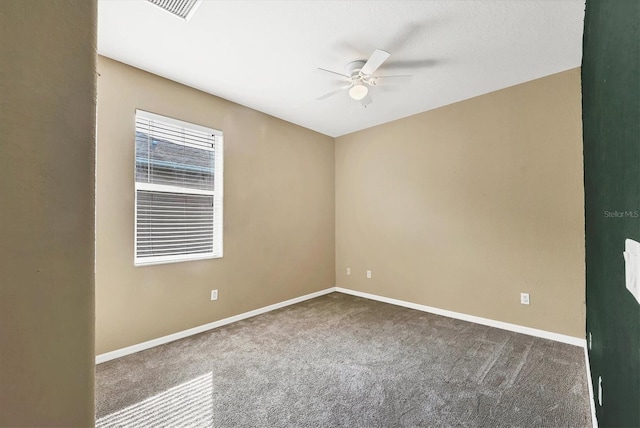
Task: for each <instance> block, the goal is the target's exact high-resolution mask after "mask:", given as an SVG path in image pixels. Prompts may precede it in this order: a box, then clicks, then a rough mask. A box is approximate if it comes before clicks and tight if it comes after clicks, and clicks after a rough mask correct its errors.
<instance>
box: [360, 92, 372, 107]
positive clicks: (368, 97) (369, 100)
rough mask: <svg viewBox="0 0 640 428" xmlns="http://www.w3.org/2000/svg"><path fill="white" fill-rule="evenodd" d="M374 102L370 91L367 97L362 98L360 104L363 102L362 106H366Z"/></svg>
mask: <svg viewBox="0 0 640 428" xmlns="http://www.w3.org/2000/svg"><path fill="white" fill-rule="evenodd" d="M372 102H373V98H371V92H368V93H367V95H365V97H364V98H363V99H361V100H360V104H362V107H365V108H366V107H367V106H368V105H369V104H371V103H372Z"/></svg>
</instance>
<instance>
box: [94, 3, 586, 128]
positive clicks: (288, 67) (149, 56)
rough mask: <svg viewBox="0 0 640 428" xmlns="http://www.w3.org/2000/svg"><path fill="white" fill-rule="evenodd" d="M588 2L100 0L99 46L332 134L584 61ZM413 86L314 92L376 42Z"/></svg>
mask: <svg viewBox="0 0 640 428" xmlns="http://www.w3.org/2000/svg"><path fill="white" fill-rule="evenodd" d="M584 6H585V2H584V0H483V1H476V0H466V1H465V0H444V1H435V0H432V1H320V0H315V1H292V0H289V1H267V0H263V1H207V0H205V1H204V2H203V3H202V5H201V6H200V7H199V8H198V9H197V11H196V12H195V14H194V16H193V17H192V19H191V20H190V21H188V22H185V21H183V20H181V19H179V18H177V17H174V16H172V15H170V14H169V13H167V12H165V11H163V10H161V9H160V8H158V7H157V6H154V5H153V4H151V3H149V2H148V1H146V0H128V1H115V0H100V1H99V3H98V52H99V53H100V54H101V55H105V56H108V57H110V58H113V59H116V60H118V61H122V62H124V63H127V64H130V65H133V66H135V67H138V68H141V69H143V70H147V71H150V72H152V73H155V74H158V75H160V76H163V77H167V78H169V79H172V80H175V81H178V82H181V83H184V84H186V85H189V86H192V87H194V88H197V89H200V90H203V91H205V92H208V93H211V94H214V95H217V96H219V97H222V98H226V99H228V100H231V101H234V102H236V103H239V104H242V105H245V106H248V107H251V108H253V109H256V110H259V111H262V112H265V113H268V114H270V115H273V116H276V117H279V118H281V119H284V120H287V121H289V122H293V123H296V124H298V125H301V126H304V127H306V128H310V129H313V130H315V131H318V132H321V133H323V134H326V135H329V136H332V137H337V136H340V135H344V134H348V133H350V132H354V131H358V130H360V129H364V128H368V127H371V126H374V125H378V124H381V123H385V122H389V121H391V120H395V119H399V118H402V117H406V116H410V115H412V114H415V113H419V112H423V111H426V110H430V109H434V108H437V107H440V106H443V105H447V104H451V103H454V102H456V101H460V100H464V99H467V98H471V97H474V96H477V95H481V94H484V93H487V92H491V91H495V90H497V89H501V88H505V87H508V86H512V85H516V84H518V83H522V82H526V81H528V80H532V79H536V78H539V77H542V76H546V75H549V74H553V73H557V72H560V71H563V70H567V69H570V68H573V67H578V66H580V63H581V59H582V30H583V19H584ZM376 48H379V49H384V50H386V51H388V52H389V53H391V57H390V58H389V59H388V60H387V62H386V63H384V64H383V65H382V67H380V69H379V70H378V72H379V73H378V74H412V75H413V78H412V80H411V81H410V82H409V83H403V84H402V85H392V86H389V87H387V88H384V87H382V86H378V87H374V88H372V90H371V94H372V97H373V99H374V102H373V103H372V104H370V105H369V106H368V107H367V108H366V109H365V108H363V107H362V106H361V105H360V103H359V102H357V101H354V100H352V99H350V98H349V96H348V95H347V93H346V92H344V93H340V94H338V95H335V96H333V97H331V98H328V99H325V100H323V101H316V98H317V97H318V96H320V95H322V94H324V93H326V92H328V91H330V90H332V89H334V88H336V87H337V86H339V85H337V82H338V80H336V79H334V77H333V76H332V75H331V74H329V73H324V72H322V71H318V70H317V67H322V68H327V69H331V70H335V71H337V72H341V73H345V67H346V65H347V63H349V62H351V61H354V60H359V59H367V58H368V57H369V55H371V53H372V52H373V51H374V50H375V49H376Z"/></svg>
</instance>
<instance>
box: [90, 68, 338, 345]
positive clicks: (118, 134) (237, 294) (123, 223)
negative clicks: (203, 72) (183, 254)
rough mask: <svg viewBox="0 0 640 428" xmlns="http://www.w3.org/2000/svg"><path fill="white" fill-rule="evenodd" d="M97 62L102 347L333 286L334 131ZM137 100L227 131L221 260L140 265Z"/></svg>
mask: <svg viewBox="0 0 640 428" xmlns="http://www.w3.org/2000/svg"><path fill="white" fill-rule="evenodd" d="M98 70H99V72H100V74H101V76H100V77H99V78H98V156H97V157H98V188H97V225H96V233H97V247H96V249H97V261H96V264H97V270H96V352H97V353H98V354H101V353H105V352H108V351H112V350H115V349H119V348H122V347H125V346H130V345H134V344H137V343H140V342H143V341H146V340H150V339H155V338H158V337H161V336H164V335H167V334H171V333H175V332H178V331H182V330H185V329H188V328H191V327H196V326H199V325H203V324H206V323H209V322H212V321H216V320H219V319H222V318H226V317H229V316H232V315H236V314H239V313H243V312H246V311H250V310H253V309H257V308H260V307H263V306H267V305H270V304H273V303H277V302H282V301H284V300H287V299H290V298H294V297H299V296H302V295H304V294H307V293H312V292H314V291H318V290H323V289H326V288H329V287H333V286H334V285H335V255H334V248H335V242H334V236H335V232H334V225H335V221H334V212H335V209H334V177H335V175H334V140H333V138H330V137H327V136H324V135H321V134H318V133H316V132H313V131H310V130H307V129H304V128H301V127H299V126H296V125H293V124H291V123H288V122H284V121H282V120H279V119H276V118H274V117H271V116H268V115H265V114H263V113H259V112H257V111H255V110H251V109H249V108H246V107H243V106H240V105H237V104H234V103H232V102H229V101H225V100H223V99H220V98H217V97H215V96H212V95H209V94H205V93H203V92H200V91H197V90H195V89H192V88H188V87H186V86H184V85H180V84H178V83H175V82H172V81H169V80H166V79H163V78H160V77H158V76H154V75H152V74H149V73H146V72H143V71H141V70H138V69H135V68H133V67H130V66H127V65H124V64H122V63H119V62H116V61H113V60H111V59H108V58H104V57H100V58H99V60H98ZM136 108H140V109H143V110H147V111H151V112H154V113H158V114H162V115H166V116H171V117H175V118H177V119H181V120H185V121H190V122H194V123H198V124H202V125H205V126H210V127H213V128H215V129H219V130H222V131H223V132H224V139H225V159H224V162H225V164H224V165H225V171H224V174H225V176H224V257H223V258H221V259H213V260H204V261H193V262H183V263H173V264H165V265H155V266H144V267H134V265H133V257H134V255H133V233H134V232H133V231H134V225H133V220H134V212H133V208H134V206H133V204H134V177H133V154H134V144H133V138H134V115H135V110H136ZM212 289H218V290H219V296H220V297H219V300H218V301H215V302H212V301H210V300H209V297H210V290H212Z"/></svg>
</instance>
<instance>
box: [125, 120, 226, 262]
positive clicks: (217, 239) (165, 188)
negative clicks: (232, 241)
mask: <svg viewBox="0 0 640 428" xmlns="http://www.w3.org/2000/svg"><path fill="white" fill-rule="evenodd" d="M138 118H142V119H145V120H150V121H157V122H161V123H165V124H168V125H171V126H177V127H181V128H185V129H191V130H195V131H198V132H204V133H207V134H210V135H211V136H212V140H213V148H212V149H211V151H213V153H214V159H213V183H214V188H213V190H203V189H197V188H189V187H181V186H173V185H167V184H154V183H148V182H139V181H138V174H137V160H136V154H137V147H136V145H137V142H136V141H137V138H136V137H135V135H136V133H137V132H138V125H137V122H138ZM134 119H135V123H134V127H135V132H134V156H133V157H134V162H133V168H134V231H133V232H134V237H133V241H134V243H133V244H134V245H133V247H134V266H149V265H157V264H167V263H179V262H186V261H194V260H207V259H216V258H222V256H223V225H224V222H223V212H224V210H223V205H224V204H223V196H224V195H223V192H224V134H223V132H222V131H220V130H217V129H214V128H210V127H206V126H202V125H198V124H194V123H191V122H186V121H182V120H179V119H174V118H171V117H167V116H162V115H159V114H155V113H151V112H148V111H145V110H141V109H136V113H135V118H134ZM170 143H173V144H179V145H183V146H186V147H192V148H196V149H202V150H208V149H206V148H204V147H198V146H194V145H190V144H188V143H180V142H175V141H170ZM149 162H150V161H149ZM150 163H151V162H150ZM139 191H143V192H152V193H153V192H158V193H173V194H183V195H210V196H212V198H213V206H212V213H213V219H212V250H211V252H201V253H197V252H196V253H187V254H169V255H157V256H138V234H139V232H138V192H139Z"/></svg>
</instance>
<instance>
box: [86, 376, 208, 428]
mask: <svg viewBox="0 0 640 428" xmlns="http://www.w3.org/2000/svg"><path fill="white" fill-rule="evenodd" d="M212 375H213V374H212V373H207V374H205V375H202V376H199V377H197V378H194V379H192V380H190V381H188V382H185V383H183V384H180V385H178V386H175V387H173V388H170V389H167V390H166V391H163V392H161V393H160V394H157V395H155V396H153V397H149V398H147V399H145V400H142V401H140V402H138V403H136V404H133V405H131V406H129V407H125V408H124V409H121V410H118V411H117V412H114V413H111V414H109V415H106V416H104V417H102V418H100V419H98V420H96V428H107V427H141V426H188V427H199V426H203V427H204V426H206V427H210V426H211V424H212V422H213V401H212V395H213V378H212Z"/></svg>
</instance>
